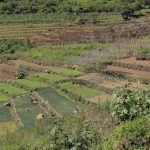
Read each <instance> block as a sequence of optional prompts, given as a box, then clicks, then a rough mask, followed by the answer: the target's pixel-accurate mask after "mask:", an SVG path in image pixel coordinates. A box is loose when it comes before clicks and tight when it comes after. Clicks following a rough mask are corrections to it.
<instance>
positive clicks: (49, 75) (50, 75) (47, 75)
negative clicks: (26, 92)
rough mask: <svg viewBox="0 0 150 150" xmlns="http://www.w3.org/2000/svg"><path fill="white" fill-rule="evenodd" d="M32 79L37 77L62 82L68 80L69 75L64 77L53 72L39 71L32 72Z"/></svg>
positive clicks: (50, 81) (41, 79)
mask: <svg viewBox="0 0 150 150" xmlns="http://www.w3.org/2000/svg"><path fill="white" fill-rule="evenodd" d="M29 78H30V79H33V80H34V79H36V80H40V81H46V82H49V83H56V82H62V81H67V80H69V78H68V77H63V76H61V75H58V74H53V73H37V74H32V75H30V77H29Z"/></svg>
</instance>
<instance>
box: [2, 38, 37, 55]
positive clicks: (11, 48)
mask: <svg viewBox="0 0 150 150" xmlns="http://www.w3.org/2000/svg"><path fill="white" fill-rule="evenodd" d="M33 47H35V45H34V44H32V43H31V42H30V41H29V40H19V39H9V40H1V41H0V54H14V53H15V52H16V51H19V50H20V51H27V50H30V49H31V48H33Z"/></svg>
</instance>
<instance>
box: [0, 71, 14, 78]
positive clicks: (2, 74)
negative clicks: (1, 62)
mask: <svg viewBox="0 0 150 150" xmlns="http://www.w3.org/2000/svg"><path fill="white" fill-rule="evenodd" d="M12 79H15V77H14V76H11V75H9V74H7V73H3V72H0V80H12Z"/></svg>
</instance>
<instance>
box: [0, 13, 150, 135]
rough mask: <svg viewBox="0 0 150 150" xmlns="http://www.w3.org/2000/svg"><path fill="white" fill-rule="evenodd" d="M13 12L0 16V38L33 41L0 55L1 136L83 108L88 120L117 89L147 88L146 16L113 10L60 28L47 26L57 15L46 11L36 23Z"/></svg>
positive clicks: (149, 65)
mask: <svg viewBox="0 0 150 150" xmlns="http://www.w3.org/2000/svg"><path fill="white" fill-rule="evenodd" d="M12 17H14V18H15V17H16V20H14V21H13V22H10V20H12V19H11V18H9V17H8V18H7V19H6V20H5V21H3V22H2V21H0V23H1V24H0V39H11V38H19V39H25V40H27V39H28V40H31V41H32V42H35V43H36V44H37V45H36V46H35V47H34V48H31V49H30V50H27V51H25V50H20V51H16V52H13V55H15V57H14V59H11V58H9V57H8V56H7V57H6V58H7V59H6V60H4V61H3V60H0V62H1V63H0V135H3V134H6V133H7V131H11V132H13V131H15V130H16V129H19V128H21V129H31V128H32V127H33V126H34V125H35V124H36V123H37V122H38V121H39V122H41V123H43V124H44V123H45V122H46V121H48V119H49V117H58V118H63V117H66V116H69V115H71V114H72V113H76V112H82V111H84V112H87V110H88V113H87V114H89V116H88V117H87V118H88V119H87V120H90V119H91V120H92V119H93V118H92V117H93V116H94V113H95V112H93V111H94V110H96V113H97V114H101V111H99V109H101V107H104V108H103V109H105V108H106V107H107V105H108V104H111V103H112V102H113V100H114V98H113V93H114V92H115V91H116V90H117V89H119V88H121V87H124V86H126V85H128V86H133V87H138V88H142V89H144V88H147V87H149V85H150V59H149V58H150V57H149V46H150V39H149V36H148V35H149V34H150V30H149V22H148V20H149V18H150V15H146V16H144V17H143V18H142V19H136V20H133V21H132V20H131V21H127V22H123V20H122V19H120V18H119V17H118V16H117V15H116V16H111V17H112V18H111V17H110V18H109V19H106V20H105V21H104V22H103V23H101V22H100V21H98V22H97V24H96V25H93V24H90V20H88V21H89V22H88V23H87V24H88V25H84V26H83V25H82V26H79V25H74V26H68V25H67V26H65V25H66V22H67V23H68V20H67V21H66V22H65V19H64V27H53V26H52V24H51V25H49V22H51V23H54V24H55V23H56V20H48V16H45V17H46V18H45V19H44V20H42V17H41V18H39V20H38V19H37V18H35V20H36V21H37V22H36V21H35V20H33V17H31V18H29V19H25V20H24V18H22V16H20V20H17V19H18V18H17V17H18V16H12ZM36 17H38V16H36ZM101 17H102V16H101ZM104 17H105V18H106V16H104ZM97 18H98V16H97ZM115 18H117V21H118V22H116V23H115V24H114V26H113V27H112V22H113V21H114V19H115ZM99 19H102V18H99ZM70 20H71V18H70ZM25 21H29V22H28V23H25ZM32 21H33V22H32ZM107 21H108V22H107ZM129 22H130V25H129V24H128V23H129ZM143 22H145V23H143ZM5 23H7V25H5ZM8 23H10V24H8ZM15 23H17V24H15ZM35 23H37V24H35ZM59 23H60V22H58V24H59ZM69 23H70V24H71V23H72V22H71V21H70V22H69ZM137 23H138V25H136V24H137ZM55 25H56V24H55ZM135 25H136V26H135ZM133 26H134V31H133V30H131V29H132V28H133ZM125 29H126V30H125ZM130 31H131V32H130ZM137 31H138V32H137ZM133 38H135V39H133ZM87 42H89V43H87ZM143 49H144V50H143ZM145 51H146V52H145ZM8 58H9V59H8ZM19 68H25V70H26V71H27V72H28V76H27V77H26V78H24V79H18V78H17V72H18V70H19ZM91 106H92V107H91ZM91 108H92V109H93V110H92V109H91ZM90 109H91V110H90ZM106 109H107V108H106ZM90 113H91V114H90ZM97 116H99V115H97ZM103 117H104V116H103ZM1 128H4V129H5V130H1Z"/></svg>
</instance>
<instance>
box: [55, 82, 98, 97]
mask: <svg viewBox="0 0 150 150" xmlns="http://www.w3.org/2000/svg"><path fill="white" fill-rule="evenodd" d="M58 86H59V88H60V89H61V90H63V91H68V92H71V93H73V94H76V95H78V96H81V97H83V98H85V99H88V98H92V97H96V96H98V95H100V92H99V91H98V90H96V89H92V88H88V87H86V86H83V85H79V84H73V83H72V82H65V83H60V84H58Z"/></svg>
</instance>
